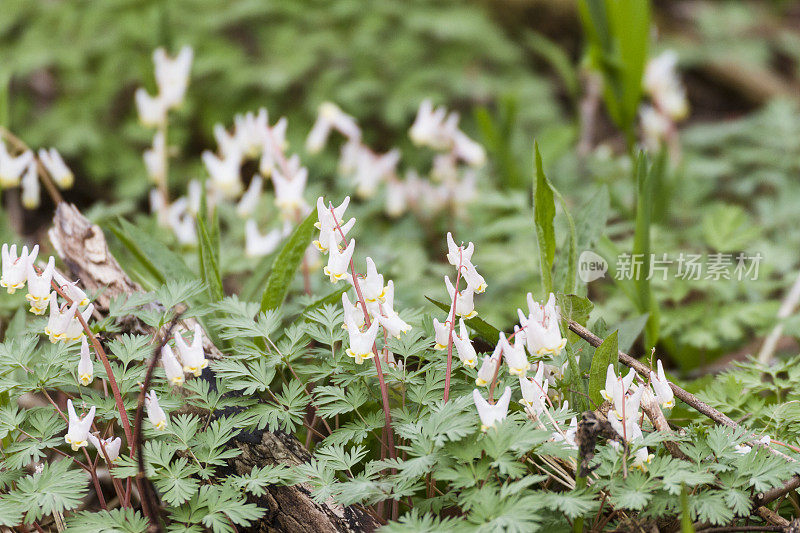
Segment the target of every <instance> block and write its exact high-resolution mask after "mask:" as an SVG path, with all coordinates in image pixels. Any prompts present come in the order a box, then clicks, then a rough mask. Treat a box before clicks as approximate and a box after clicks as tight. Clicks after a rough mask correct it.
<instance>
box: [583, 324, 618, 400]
mask: <svg viewBox="0 0 800 533" xmlns="http://www.w3.org/2000/svg"><path fill="white" fill-rule="evenodd" d="M618 351H619V347H618V342H617V332H616V331H615V332H613V333H612V334H611V335H609V336H608V337H606V338H605V340H603V343H602V344H601V345H600V346H598V347H597V348H596V349H595V351H594V356H593V357H592V366H591V369H590V370H589V397H590V398H591V400H592V401H593V402H594V404H595V406H598V405H600V404H601V403H603V397H602V396H600V390H601V389H604V388H605V385H606V371H607V369H608V365H611V364H614V366H616V365H615V363H616V362H617V359H618V355H617V353H618Z"/></svg>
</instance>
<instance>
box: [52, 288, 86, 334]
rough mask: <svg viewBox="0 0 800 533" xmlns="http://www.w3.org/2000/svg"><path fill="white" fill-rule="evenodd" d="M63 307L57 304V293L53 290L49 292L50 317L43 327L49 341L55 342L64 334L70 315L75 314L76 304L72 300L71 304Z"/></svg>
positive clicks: (70, 318)
mask: <svg viewBox="0 0 800 533" xmlns="http://www.w3.org/2000/svg"><path fill="white" fill-rule="evenodd" d="M64 308H65V309H63V310H62V309H61V307H60V306H59V305H58V295H57V294H56V292H55V291H53V292H52V293H51V294H50V318H49V320H48V321H47V326H46V327H45V328H44V332H45V333H46V334H47V335H48V336H49V337H50V342H56V341H58V340H60V339H61V338H62V337H63V336H64V332H66V330H67V327H69V323H70V321H71V320H72V317H74V316H75V311H76V310H77V309H78V304H77V302H73V303H72V305H71V306H69V307H67V306H64Z"/></svg>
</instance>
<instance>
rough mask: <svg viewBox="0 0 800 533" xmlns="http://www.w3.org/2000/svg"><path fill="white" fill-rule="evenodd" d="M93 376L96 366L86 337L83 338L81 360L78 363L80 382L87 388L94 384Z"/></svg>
mask: <svg viewBox="0 0 800 533" xmlns="http://www.w3.org/2000/svg"><path fill="white" fill-rule="evenodd" d="M93 376H94V365H93V364H92V356H91V354H90V352H89V343H88V342H86V336H85V335H84V336H83V337H81V360H80V361H79V362H78V381H79V382H80V384H81V385H83V386H84V387H86V386H88V385H89V383H91V382H92V379H93Z"/></svg>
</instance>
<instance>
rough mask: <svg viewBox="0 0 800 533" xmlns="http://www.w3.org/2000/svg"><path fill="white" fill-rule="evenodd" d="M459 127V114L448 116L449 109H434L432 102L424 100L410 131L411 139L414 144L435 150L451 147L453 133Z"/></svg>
mask: <svg viewBox="0 0 800 533" xmlns="http://www.w3.org/2000/svg"><path fill="white" fill-rule="evenodd" d="M457 127H458V114H457V113H451V114H450V115H448V114H447V109H445V108H444V107H438V108H436V109H434V107H433V103H432V102H431V101H430V100H427V99H426V100H423V101H422V103H421V104H420V106H419V110H418V111H417V117H416V119H414V124H412V125H411V129H410V130H409V137H411V140H412V141H413V142H414V144H417V145H420V146H429V147H431V148H433V149H435V150H442V149H446V148H448V147H450V145H451V144H452V142H453V133H454V132H455V131H456V129H457Z"/></svg>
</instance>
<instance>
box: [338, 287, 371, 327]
mask: <svg viewBox="0 0 800 533" xmlns="http://www.w3.org/2000/svg"><path fill="white" fill-rule="evenodd" d="M342 308H343V309H344V323H343V324H342V329H347V324H349V323H351V322H352V324H353V325H354V326H355V328H356V329H359V330H360V329H361V328H363V327H364V324H365V318H364V312H363V310H362V308H361V304H359V303H358V302H355V303H352V302H350V298H349V297H348V296H347V293H346V292H344V293H342Z"/></svg>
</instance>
